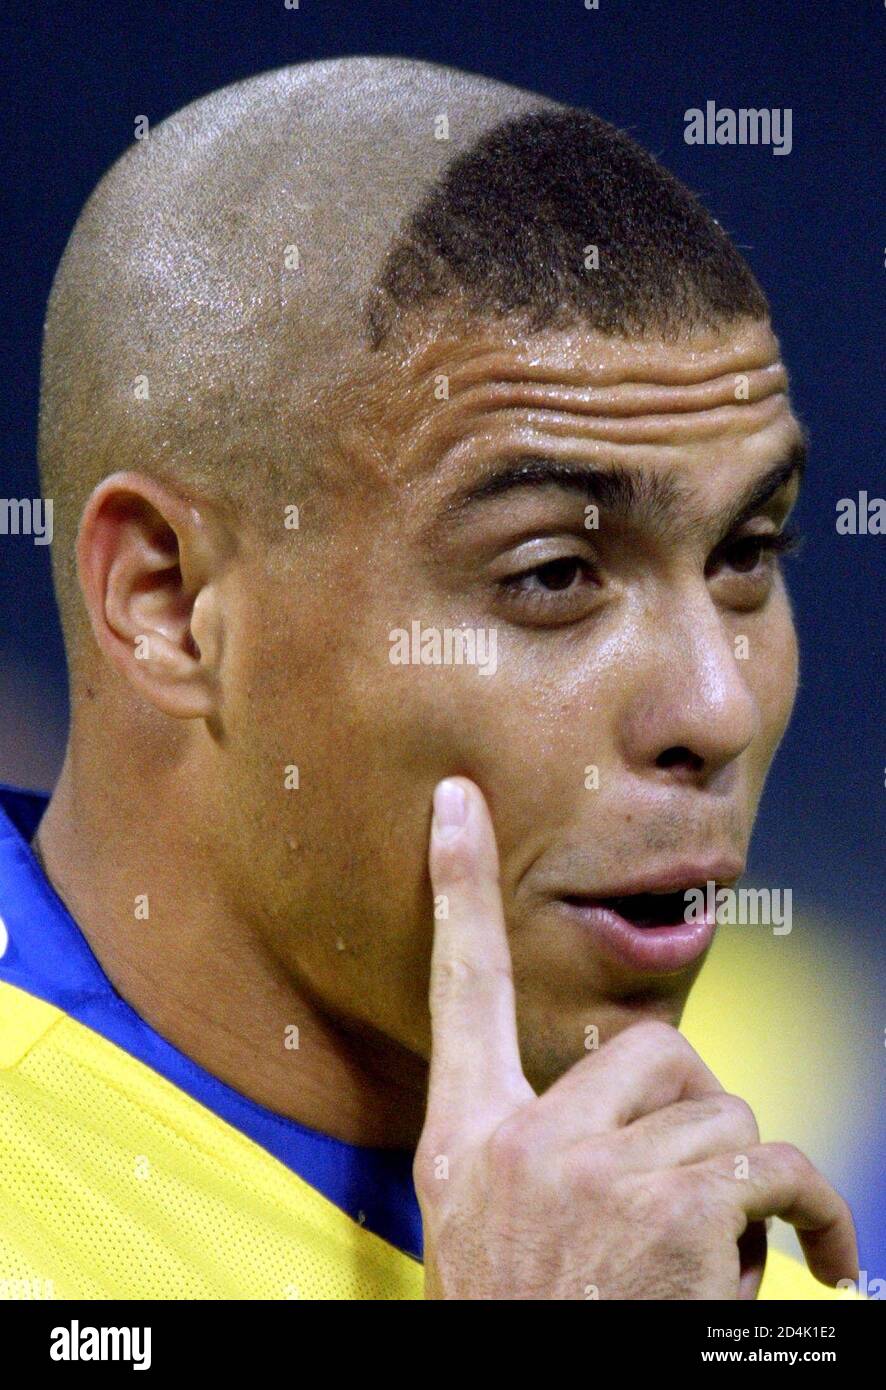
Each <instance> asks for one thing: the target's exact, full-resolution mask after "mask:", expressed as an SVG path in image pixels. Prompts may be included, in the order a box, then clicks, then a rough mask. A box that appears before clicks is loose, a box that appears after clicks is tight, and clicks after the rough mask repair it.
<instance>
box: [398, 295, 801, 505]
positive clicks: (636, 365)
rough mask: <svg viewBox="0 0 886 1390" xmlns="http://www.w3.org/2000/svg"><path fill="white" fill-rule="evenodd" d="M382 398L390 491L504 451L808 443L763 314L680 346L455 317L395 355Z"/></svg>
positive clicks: (615, 459)
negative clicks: (459, 321)
mask: <svg viewBox="0 0 886 1390" xmlns="http://www.w3.org/2000/svg"><path fill="white" fill-rule="evenodd" d="M372 395H373V407H372V412H371V415H372V435H373V440H374V444H375V449H374V451H373V452H374V458H375V467H376V468H377V469H378V470H379V471H380V473H381V474H382V475H383V479H384V481H385V482H386V483H387V485H388V486H389V487H390V486H391V485H393V486H394V487H397V486H398V485H399V486H400V487H402V486H404V485H405V486H407V487H410V486H413V485H414V484H415V483H416V482H419V481H422V482H425V483H432V482H434V481H437V480H439V481H440V482H441V483H442V482H443V481H444V480H447V481H453V482H454V481H457V477H458V475H459V474H463V473H465V472H467V471H473V472H478V471H482V469H483V467H484V465H485V464H487V463H489V464H491V463H492V461H493V460H494V459H495V458H496V457H499V456H501V454H502V453H504V452H511V453H514V452H521V451H524V452H527V453H530V452H545V453H547V454H553V455H555V456H557V455H559V456H561V457H565V456H566V455H567V454H569V453H574V452H576V451H578V452H580V453H581V455H582V457H583V458H584V459H585V460H586V461H588V462H594V463H599V464H600V466H604V465H605V464H606V463H607V462H612V463H616V464H627V465H632V464H637V465H640V464H653V465H654V464H655V463H657V462H661V463H663V464H668V465H673V464H674V463H675V462H676V461H678V460H680V459H684V460H691V459H692V458H693V457H694V456H695V457H699V458H702V457H707V456H709V455H710V453H711V451H712V450H716V449H718V448H721V449H722V448H729V447H731V448H732V449H733V450H734V451H735V452H737V453H738V454H741V453H742V452H744V453H747V454H748V456H749V457H750V456H751V455H753V454H759V455H760V457H761V458H763V456H764V455H765V453H766V451H767V450H772V451H776V450H779V449H784V448H786V447H790V446H791V445H792V444H794V443H799V442H801V441H802V430H801V428H800V426H799V424H798V423H797V421H796V419H795V417H794V416H793V414H792V412H791V408H790V403H789V399H788V379H787V372H786V370H785V367H784V365H783V363H782V361H781V355H780V350H779V345H778V341H777V339H776V337H775V335H774V334H773V332H772V330H771V327H770V326H769V324H768V322H763V321H751V320H744V321H742V322H740V323H739V324H736V325H735V326H733V327H732V328H730V329H728V330H723V331H721V332H714V331H704V332H699V333H698V334H697V335H694V336H692V337H691V338H684V339H681V340H678V341H673V342H671V341H665V340H661V339H651V338H650V339H621V338H611V337H605V336H603V335H601V334H599V333H597V332H595V331H592V330H589V329H583V328H574V329H569V330H560V331H545V332H544V333H539V334H528V333H526V331H525V330H522V331H521V328H520V326H519V325H514V324H493V323H487V324H477V325H472V326H470V327H467V326H462V327H461V329H460V330H459V329H458V328H456V327H451V326H450V327H446V328H443V329H437V331H435V332H430V331H429V332H428V334H427V335H426V336H425V338H424V339H423V340H418V341H416V342H415V343H414V345H413V347H412V349H411V351H410V352H409V353H404V354H403V355H402V356H401V357H400V358H399V359H396V360H389V361H388V362H387V363H386V364H385V369H384V372H383V373H382V374H381V375H380V377H379V379H378V381H377V384H376V386H375V388H374V390H373V392H372ZM380 480H381V479H380Z"/></svg>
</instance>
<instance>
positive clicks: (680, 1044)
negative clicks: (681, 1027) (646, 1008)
mask: <svg viewBox="0 0 886 1390" xmlns="http://www.w3.org/2000/svg"><path fill="white" fill-rule="evenodd" d="M629 1032H630V1034H631V1039H632V1041H633V1042H634V1043H635V1044H637V1045H638V1046H639V1047H640V1048H641V1049H642V1050H644V1051H648V1052H654V1053H658V1054H664V1055H665V1056H671V1055H675V1054H677V1053H680V1052H682V1051H683V1050H684V1049H685V1048H687V1047H688V1046H689V1044H688V1043H687V1041H686V1039H685V1038H684V1037H683V1035H682V1034H681V1033H678V1032H677V1029H676V1028H674V1027H672V1025H671V1024H670V1023H664V1022H663V1021H662V1020H661V1019H658V1018H648V1019H643V1021H642V1022H641V1023H634V1024H632V1025H631V1027H630V1029H629Z"/></svg>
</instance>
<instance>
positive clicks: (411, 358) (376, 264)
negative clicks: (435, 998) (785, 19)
mask: <svg viewBox="0 0 886 1390" xmlns="http://www.w3.org/2000/svg"><path fill="white" fill-rule="evenodd" d="M802 444H803V431H802V429H801V426H800V424H799V422H798V420H797V419H796V416H795V415H794V413H793V411H792V408H791V405H790V401H789V396H788V382H787V373H786V370H785V367H784V364H783V363H782V361H781V353H780V349H779V344H778V341H777V339H776V337H775V335H774V333H773V331H772V326H771V324H770V322H769V315H768V313H767V310H766V301H765V299H764V297H763V294H762V292H761V290H760V289H759V287H758V286H757V284H756V282H755V280H754V278H753V276H752V275H751V273H750V271H749V270H748V268H747V266H746V265H745V263H744V262H743V260H742V258H741V257H740V255H739V254H738V252H737V251H736V250H735V248H734V247H733V246H732V245H731V243H730V241H729V238H728V237H727V236H726V234H725V233H724V232H723V230H722V228H720V227H719V226H718V225H717V223H716V222H715V221H714V219H713V218H712V217H711V216H710V215H709V214H708V213H707V212H706V211H705V210H704V208H703V207H702V206H701V204H700V203H699V202H698V200H697V199H696V198H695V197H694V195H693V194H692V193H691V192H690V191H689V190H688V189H687V188H685V187H684V186H683V185H682V184H681V183H680V182H679V180H677V179H676V178H674V177H673V176H672V175H671V174H669V173H668V172H667V171H666V170H665V169H663V168H662V167H661V166H660V165H659V164H658V163H657V162H656V161H655V160H654V159H653V158H652V157H651V156H650V155H649V154H647V153H646V152H644V151H643V150H642V149H640V148H639V146H638V145H636V144H635V142H633V141H632V140H630V139H629V138H628V137H627V136H626V135H624V134H623V133H622V132H620V131H618V130H615V129H614V128H613V127H612V126H610V125H607V124H606V122H604V121H601V120H600V119H599V118H598V117H596V116H594V115H592V114H590V113H589V112H586V111H580V110H575V109H572V108H569V107H564V106H558V105H557V104H556V103H553V102H549V101H545V100H543V99H542V98H539V97H538V96H536V95H534V94H532V93H528V92H521V91H517V90H515V89H513V88H511V87H507V86H503V85H501V84H499V83H496V82H490V81H487V80H486V79H484V78H479V77H474V76H470V75H465V74H462V73H457V72H452V71H449V70H447V69H444V68H439V67H435V66H431V65H428V64H424V63H415V62H411V61H407V60H405V59H386V58H385V59H382V58H354V59H344V60H341V61H335V62H328V63H313V64H308V65H306V66H303V67H295V68H288V69H285V70H282V71H280V72H273V73H270V74H268V75H265V76H262V77H259V78H256V79H254V80H251V81H248V82H244V83H240V84H238V85H236V86H234V87H231V88H229V89H227V90H225V91H221V92H218V93H215V94H214V95H212V96H210V97H207V98H206V99H204V100H202V101H198V102H197V103H195V104H194V105H193V106H190V107H188V108H187V109H186V110H184V111H182V112H180V113H179V114H177V115H175V116H173V117H171V118H170V119H169V120H168V121H166V122H165V123H164V124H162V125H160V126H158V128H157V129H156V130H154V131H152V132H151V133H150V135H149V137H148V138H147V139H144V140H141V141H137V142H136V145H135V146H134V148H133V149H132V150H131V151H129V152H128V153H127V154H126V155H125V156H124V157H123V159H121V160H120V162H119V163H118V164H117V165H116V166H115V167H114V168H113V169H112V170H111V172H110V173H109V174H108V175H107V177H106V178H105V179H104V180H103V182H102V183H101V185H100V186H99V188H98V189H97V191H96V192H95V194H94V195H93V197H92V198H91V200H90V202H89V204H88V205H87V207H86V209H85V211H84V213H83V215H82V217H81V219H80V221H79V223H78V224H77V227H76V228H75V230H74V233H73V236H72V238H71V242H70V245H69V247H68V249H67V251H66V253H65V256H64V259H63V262H62V265H61V268H60V270H59V273H58V277H57V280H56V283H55V286H54V289H53V292H52V298H51V303H50V306H49V315H48V320H47V328H46V346H45V356H44V378H43V395H42V410H41V431H40V448H41V463H42V469H43V481H44V487H45V490H46V491H47V493H48V494H50V495H52V496H53V498H54V501H55V503H56V511H55V520H56V523H57V524H56V542H55V545H54V547H53V549H54V556H53V558H54V562H55V565H56V578H57V586H58V591H59V598H60V606H61V610H62V615H63V621H64V624H65V629H66V637H67V649H68V654H69V664H70V667H71V674H72V679H71V696H72V700H71V706H72V717H71V733H70V738H69V744H68V753H67V756H66V759H65V765H64V768H63V769H62V774H61V777H60V779H59V783H58V786H57V787H56V790H55V792H54V794H53V799H52V802H51V804H50V806H49V808H48V809H47V811H46V814H45V816H44V818H43V820H42V821H41V828H40V832H39V834H40V841H41V846H42V849H43V852H44V855H45V856H46V858H47V864H48V865H49V868H50V871H51V872H52V873H53V875H54V877H53V881H54V882H55V883H56V885H57V886H59V887H60V891H61V893H62V896H63V897H64V900H65V901H66V903H68V905H69V906H70V908H71V911H72V913H73V915H74V916H75V918H76V919H77V920H85V921H86V922H87V923H88V929H89V933H90V941H91V943H92V945H93V947H94V949H95V950H96V953H97V955H98V957H99V959H100V961H101V962H102V964H103V965H104V966H105V968H106V971H107V973H108V975H109V978H110V979H111V980H112V982H113V983H114V985H115V987H117V988H118V990H119V992H120V993H121V994H122V995H123V997H124V998H126V999H127V1000H130V1001H132V1002H134V1006H135V1007H137V1008H138V1011H139V1012H140V1013H141V1014H142V1016H144V1017H146V1018H147V1019H148V1021H149V1022H151V1023H152V1025H153V1026H155V1027H156V1028H158V1030H159V1031H160V1032H161V1033H162V1034H163V1036H165V1037H167V1038H168V1039H169V1040H171V1041H173V1042H174V1043H175V1045H176V1046H178V1047H179V1048H180V1050H182V1051H184V1052H186V1053H187V1055H188V1056H190V1057H192V1058H194V1059H196V1060H198V1061H200V1062H202V1064H204V1065H206V1066H207V1067H209V1068H210V1070H212V1072H213V1074H214V1075H217V1076H219V1077H221V1079H222V1080H227V1081H228V1082H229V1083H230V1084H232V1085H235V1086H237V1087H238V1088H239V1089H241V1090H243V1091H244V1092H246V1093H247V1094H249V1095H250V1096H251V1097H252V1098H253V1099H256V1100H258V1101H259V1102H260V1103H262V1104H264V1105H266V1106H268V1107H270V1108H271V1109H273V1110H275V1111H277V1112H278V1113H281V1114H288V1115H290V1116H292V1117H293V1118H295V1119H298V1120H299V1121H301V1122H304V1123H307V1124H309V1125H311V1126H314V1127H316V1128H319V1129H321V1130H323V1131H324V1132H326V1133H331V1134H335V1135H338V1136H339V1137H342V1138H348V1139H350V1140H352V1141H354V1142H366V1143H381V1144H391V1143H404V1144H410V1143H413V1142H414V1141H415V1138H416V1137H417V1134H418V1132H419V1128H420V1124H421V1117H422V1114H423V1104H424V1086H425V1081H426V1063H427V1059H428V1056H429V1050H430V1033H429V1011H428V977H429V961H430V952H431V941H432V913H433V911H434V900H433V896H432V892H431V883H430V880H429V876H428V867H427V836H428V826H429V822H430V808H431V800H432V795H433V791H434V787H435V786H436V785H437V783H438V782H439V781H440V779H441V778H443V777H447V776H451V775H453V774H462V775H464V776H466V777H469V778H470V779H471V780H472V781H474V782H475V783H476V784H477V786H478V787H480V789H481V790H482V791H483V793H484V795H485V797H486V799H487V802H488V805H489V807H490V810H491V812H492V815H493V819H494V825H495V834H496V840H497V845H498V851H499V858H500V881H501V889H502V896H503V903H504V910H505V914H506V919H507V926H508V933H509V944H510V949H511V953H512V960H513V965H514V978H515V986H516V993H517V1000H518V1015H519V1020H518V1021H519V1026H520V1034H521V1037H520V1043H521V1057H522V1060H523V1064H524V1067H525V1069H526V1076H527V1077H528V1078H529V1080H530V1082H531V1083H532V1085H533V1086H535V1087H536V1088H539V1089H543V1088H544V1087H545V1086H547V1085H549V1084H550V1083H551V1081H552V1080H554V1079H555V1078H556V1077H557V1076H558V1075H561V1074H562V1073H563V1072H564V1071H565V1070H566V1069H567V1068H568V1067H569V1066H571V1065H572V1064H573V1062H575V1061H576V1060H577V1058H578V1057H580V1056H582V1055H584V1051H585V1040H586V1038H587V1036H588V1034H587V1028H588V1025H593V1026H594V1027H595V1028H597V1029H598V1030H599V1036H600V1039H601V1041H605V1039H606V1038H607V1037H608V1036H612V1035H614V1034H615V1033H616V1032H618V1031H619V1030H620V1029H621V1028H624V1027H626V1026H628V1024H629V1023H631V1022H635V1021H636V1020H637V1018H638V1016H639V1015H640V1014H641V1013H645V1014H646V1015H647V1016H649V1017H657V1018H661V1019H665V1020H666V1021H668V1022H671V1023H674V1022H676V1021H678V1019H679V1016H680V1011H681V1009H682V1007H683V1004H684V1002H685V999H686V996H687V994H688V991H689V989H690V988H691V985H692V982H693V980H694V978H695V975H696V974H697V971H698V969H699V968H700V965H701V956H700V954H698V953H697V952H696V946H697V945H698V942H695V944H694V945H692V951H691V952H690V954H689V955H687V956H685V957H682V956H681V958H680V960H673V959H671V960H669V961H665V962H660V964H661V969H660V970H659V969H658V968H656V969H654V970H651V971H650V970H648V969H647V968H646V965H643V964H642V963H641V964H640V965H638V963H637V960H628V959H626V958H625V957H624V956H623V955H620V954H619V953H618V951H616V950H614V948H613V949H612V950H610V949H609V946H608V945H607V944H606V943H605V942H602V941H597V940H596V938H595V937H594V936H593V934H589V933H588V931H587V930H586V927H585V925H584V922H583V918H582V917H581V902H582V901H584V900H586V899H593V900H596V899H601V898H607V899H608V898H618V897H622V896H630V895H633V894H635V893H637V892H642V891H645V889H644V888H643V885H644V884H650V883H654V882H658V881H660V880H661V879H662V877H663V876H664V877H666V878H667V881H668V882H669V883H671V884H672V886H674V885H676V883H677V879H675V878H674V874H675V873H676V872H677V870H679V873H680V875H682V877H681V878H680V884H681V885H682V886H688V885H696V884H700V883H704V882H707V881H709V880H711V879H716V880H717V881H718V882H724V883H731V882H733V881H734V880H735V878H736V877H737V876H738V874H739V873H740V872H741V868H742V865H743V862H744V856H745V854H746V851H747V845H748V840H749V837H750V831H751V826H752V824H753V820H754V815H755V812H756V807H757V803H758V800H759V796H760V793H761V791H762V787H763V782H764V779H765V776H766V772H767V769H768V767H769V763H770V761H771V758H772V755H773V753H774V751H775V748H776V747H777V744H778V740H779V739H780V737H781V734H782V731H783V729H784V727H785V724H786V722H787V718H788V715H789V713H790V707H791V703H792V700H793V694H794V690H795V688H796V643H795V639H794V632H793V625H792V622H791V612H790V604H789V601H788V596H787V592H786V589H785V586H784V583H783V579H782V575H781V571H780V568H779V556H780V555H781V554H782V553H783V552H784V550H785V549H786V547H787V546H788V545H789V543H790V537H789V534H787V533H786V532H785V530H784V528H785V523H786V521H787V517H788V514H789V512H790V510H791V508H792V506H793V503H794V501H795V498H796V495H797V489H798V486H799V471H800V465H801V463H802ZM293 504H294V505H295V506H297V507H298V512H299V515H298V518H297V520H298V525H297V526H295V527H289V525H288V519H289V518H288V510H289V509H290V508H291V507H292V506H293ZM75 533H76V543H75ZM86 619H88V622H87V621H86ZM404 635H405V636H406V637H407V638H408V642H407V644H406V645H407V649H408V650H407V649H404V647H403V638H404ZM472 635H473V638H474V639H475V641H476V644H477V647H476V649H477V650H478V651H479V650H480V644H481V643H482V644H484V645H483V650H485V651H492V650H493V645H492V644H493V640H494V653H495V656H494V659H493V660H491V661H485V659H484V662H483V664H482V665H480V664H479V663H474V662H473V661H472V660H470V659H468V660H464V661H462V660H452V661H450V660H449V659H448V658H447V657H446V653H447V651H453V650H455V647H454V646H453V640H454V639H458V640H459V642H460V641H461V639H463V638H465V639H466V638H470V637H471V636H472ZM426 639H427V641H428V645H427V646H425V645H424V643H425V641H426ZM435 644H439V646H440V652H441V653H442V656H441V657H440V659H439V660H438V659H437V656H436V654H435V653H436V651H437V647H436V646H435ZM458 650H459V651H461V650H462V647H459V648H458ZM467 650H468V654H469V655H470V646H468V649H467ZM739 653H742V655H739ZM478 667H479V668H478ZM674 866H676V868H675V867H674ZM687 876H688V877H687ZM684 878H686V884H685V885H684V884H683V879H684ZM142 895H145V896H146V897H149V899H150V930H149V931H145V930H144V927H143V924H142V922H141V920H140V919H134V918H133V910H132V904H133V902H135V901H140V900H141V896H142ZM610 945H611V943H610ZM293 1021H294V1022H296V1024H297V1026H298V1028H299V1029H300V1037H301V1044H300V1045H299V1047H298V1049H297V1050H294V1051H287V1050H286V1049H285V1048H283V1047H282V1046H281V1043H280V1040H281V1039H282V1038H283V1036H284V1028H285V1027H287V1026H288V1025H289V1024H290V1023H292V1022H293Z"/></svg>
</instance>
